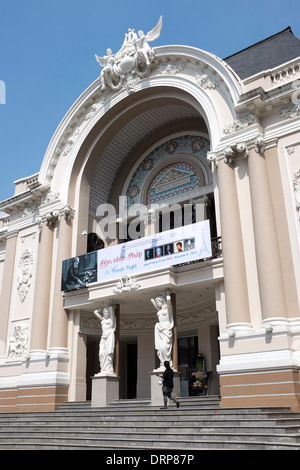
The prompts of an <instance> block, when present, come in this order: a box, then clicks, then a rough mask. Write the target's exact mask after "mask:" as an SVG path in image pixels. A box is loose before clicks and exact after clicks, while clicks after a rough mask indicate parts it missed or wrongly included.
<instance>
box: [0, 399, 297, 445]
mask: <svg viewBox="0 0 300 470" xmlns="http://www.w3.org/2000/svg"><path fill="white" fill-rule="evenodd" d="M10 449H13V450H27V449H30V450H49V449H51V450H67V449H68V450H92V449H94V450H99V449H105V450H122V449H126V450H127V451H128V450H147V449H148V450H149V449H150V450H152V451H154V452H155V451H163V450H169V451H171V450H173V451H174V450H181V451H182V450H184V451H197V450H210V449H214V450H228V449H229V450H230V449H231V450H300V413H291V412H290V410H289V409H288V408H247V409H246V408H243V409H234V408H231V409H221V408H220V407H219V400H218V398H217V397H195V398H181V400H180V408H179V409H176V407H175V406H174V405H173V404H172V405H170V406H169V407H168V409H167V410H163V409H160V407H153V406H150V402H149V400H117V401H115V402H113V403H111V404H110V406H108V407H107V408H91V404H90V402H69V403H65V404H64V405H62V406H60V408H58V409H57V410H56V411H54V412H43V413H33V412H31V413H1V414H0V450H10Z"/></svg>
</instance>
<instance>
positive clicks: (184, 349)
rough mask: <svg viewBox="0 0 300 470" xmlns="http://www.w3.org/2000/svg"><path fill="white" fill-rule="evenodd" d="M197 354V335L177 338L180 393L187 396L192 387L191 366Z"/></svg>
mask: <svg viewBox="0 0 300 470" xmlns="http://www.w3.org/2000/svg"><path fill="white" fill-rule="evenodd" d="M197 354H198V337H197V336H189V337H187V338H178V368H179V372H181V375H180V395H181V396H182V397H188V396H190V395H191V388H192V368H193V367H194V365H195V360H196V356H197Z"/></svg>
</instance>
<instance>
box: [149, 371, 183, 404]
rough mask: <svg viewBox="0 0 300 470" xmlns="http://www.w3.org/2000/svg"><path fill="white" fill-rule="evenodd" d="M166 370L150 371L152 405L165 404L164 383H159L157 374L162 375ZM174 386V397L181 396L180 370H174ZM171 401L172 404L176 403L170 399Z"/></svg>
mask: <svg viewBox="0 0 300 470" xmlns="http://www.w3.org/2000/svg"><path fill="white" fill-rule="evenodd" d="M163 372H164V370H163V371H161V372H159V371H152V372H150V377H151V405H152V406H164V399H163V393H162V385H159V384H158V382H157V380H158V377H157V375H160V374H162V373H163ZM173 382H174V388H173V392H172V396H173V397H174V398H177V397H180V372H176V371H174V378H173ZM169 403H171V405H174V403H173V402H172V401H171V402H170V400H169Z"/></svg>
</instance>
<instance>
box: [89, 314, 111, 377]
mask: <svg viewBox="0 0 300 470" xmlns="http://www.w3.org/2000/svg"><path fill="white" fill-rule="evenodd" d="M102 310H103V315H101V313H100V312H101V310H95V311H94V314H95V315H96V317H97V318H99V320H101V327H102V335H101V339H100V343H99V361H100V368H101V370H100V373H99V374H98V375H114V374H115V372H114V367H113V359H114V351H115V330H116V315H115V307H114V305H108V306H105V307H103V309H102Z"/></svg>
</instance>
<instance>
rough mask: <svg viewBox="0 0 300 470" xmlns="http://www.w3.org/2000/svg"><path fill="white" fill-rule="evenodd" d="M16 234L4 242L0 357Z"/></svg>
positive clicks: (4, 341) (12, 272)
mask: <svg viewBox="0 0 300 470" xmlns="http://www.w3.org/2000/svg"><path fill="white" fill-rule="evenodd" d="M17 235H18V234H17V232H14V233H13V234H11V235H9V237H8V238H7V240H6V248H5V261H4V269H3V277H2V289H1V295H0V305H1V315H0V356H4V355H5V347H6V337H7V328H8V321H9V310H10V300H11V291H12V286H13V276H14V267H15V256H16V246H17Z"/></svg>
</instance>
